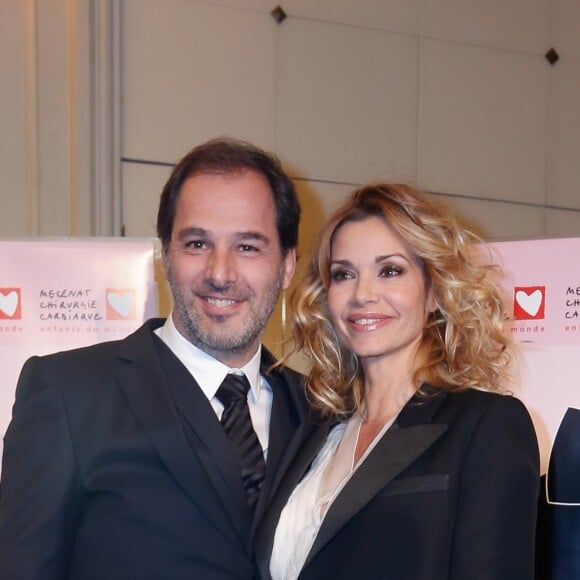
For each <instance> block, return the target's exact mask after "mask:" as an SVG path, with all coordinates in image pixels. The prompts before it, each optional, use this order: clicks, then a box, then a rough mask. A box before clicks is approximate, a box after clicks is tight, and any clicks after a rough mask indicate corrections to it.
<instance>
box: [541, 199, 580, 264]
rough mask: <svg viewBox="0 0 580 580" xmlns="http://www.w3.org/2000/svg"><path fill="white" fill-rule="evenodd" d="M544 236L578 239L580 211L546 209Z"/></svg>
mask: <svg viewBox="0 0 580 580" xmlns="http://www.w3.org/2000/svg"><path fill="white" fill-rule="evenodd" d="M544 234H545V237H546V238H567V237H573V238H578V237H580V211H566V210H557V209H547V210H546V230H545V232H544ZM570 266H571V267H573V265H572V264H570Z"/></svg>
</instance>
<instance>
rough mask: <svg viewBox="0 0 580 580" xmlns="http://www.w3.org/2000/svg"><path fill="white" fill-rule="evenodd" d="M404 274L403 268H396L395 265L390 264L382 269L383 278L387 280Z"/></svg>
mask: <svg viewBox="0 0 580 580" xmlns="http://www.w3.org/2000/svg"><path fill="white" fill-rule="evenodd" d="M402 273H403V268H401V267H400V266H395V265H394V264H388V265H387V266H385V267H384V268H382V269H381V276H383V277H385V278H390V277H392V276H399V275H400V274H402Z"/></svg>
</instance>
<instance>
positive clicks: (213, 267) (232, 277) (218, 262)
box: [205, 248, 238, 288]
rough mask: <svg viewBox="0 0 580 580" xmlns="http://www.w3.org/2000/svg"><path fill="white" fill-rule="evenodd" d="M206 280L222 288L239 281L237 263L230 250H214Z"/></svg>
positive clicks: (210, 257)
mask: <svg viewBox="0 0 580 580" xmlns="http://www.w3.org/2000/svg"><path fill="white" fill-rule="evenodd" d="M205 274H206V278H207V279H208V280H210V281H211V282H212V284H214V285H215V286H217V287H219V288H221V287H224V286H227V285H229V284H232V283H234V282H236V280H237V279H238V274H237V269H236V262H235V258H234V256H232V254H231V251H230V250H228V249H220V248H214V249H213V250H212V251H211V253H210V254H209V256H208V260H207V264H206V272H205Z"/></svg>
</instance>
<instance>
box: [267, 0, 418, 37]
mask: <svg viewBox="0 0 580 580" xmlns="http://www.w3.org/2000/svg"><path fill="white" fill-rule="evenodd" d="M273 4H274V3H273ZM280 5H281V6H282V8H284V10H285V11H286V12H287V13H288V14H289V15H292V16H303V17H305V18H314V19H316V20H321V21H326V22H337V23H342V24H349V25H353V26H368V27H371V28H380V29H383V30H388V31H391V32H406V33H409V34H417V32H418V22H419V0H363V1H358V2H353V0H316V1H313V0H284V1H282V2H280Z"/></svg>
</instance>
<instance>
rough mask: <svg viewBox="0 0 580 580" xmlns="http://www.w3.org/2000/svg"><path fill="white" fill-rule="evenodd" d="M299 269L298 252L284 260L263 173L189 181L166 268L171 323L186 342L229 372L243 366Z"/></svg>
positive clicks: (198, 177) (204, 176)
mask: <svg viewBox="0 0 580 580" xmlns="http://www.w3.org/2000/svg"><path fill="white" fill-rule="evenodd" d="M295 264H296V255H295V252H294V250H291V251H289V252H288V253H287V254H286V256H282V252H281V249H280V242H279V238H278V232H277V229H276V208H275V205H274V200H273V196H272V191H271V189H270V185H269V184H268V181H267V180H266V179H265V178H264V177H263V176H262V175H261V174H260V173H257V172H255V171H251V170H244V171H241V172H239V173H233V174H213V173H210V174H203V173H202V174H198V175H194V176H192V177H190V178H188V179H187V180H186V181H185V182H184V184H183V186H182V188H181V191H180V193H179V198H178V200H177V205H176V211H175V220H174V222H173V230H172V233H171V242H170V244H169V248H168V249H167V251H166V253H165V256H164V265H165V270H166V274H167V279H168V281H169V284H170V286H171V292H172V294H173V300H174V309H173V320H174V323H175V326H176V327H177V329H178V330H179V332H180V333H181V334H182V335H183V336H184V337H185V338H187V340H189V341H190V342H192V343H193V344H195V345H196V346H197V347H199V348H200V349H202V350H203V351H205V352H207V353H208V354H210V355H212V356H213V357H215V358H217V359H218V360H220V361H222V362H224V363H225V364H227V365H229V366H232V367H239V366H242V365H243V364H245V363H246V362H247V361H248V360H249V359H250V358H251V357H252V356H253V355H254V354H255V352H256V349H257V348H258V344H259V342H260V339H261V336H262V333H263V331H264V328H265V326H266V324H267V322H268V319H269V318H270V315H271V313H272V310H273V309H274V306H275V304H276V299H277V297H278V294H279V292H280V290H281V289H286V288H288V285H289V284H290V280H291V279H292V275H293V273H294V267H295Z"/></svg>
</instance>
